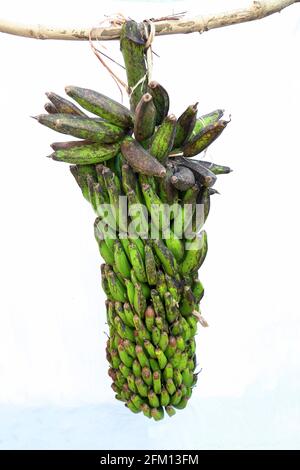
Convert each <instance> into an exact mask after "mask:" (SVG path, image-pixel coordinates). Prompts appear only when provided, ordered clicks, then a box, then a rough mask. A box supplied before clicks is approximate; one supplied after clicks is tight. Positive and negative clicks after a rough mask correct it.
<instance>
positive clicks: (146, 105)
mask: <svg viewBox="0 0 300 470" xmlns="http://www.w3.org/2000/svg"><path fill="white" fill-rule="evenodd" d="M155 118H156V110H155V106H154V103H153V99H152V96H151V95H150V94H149V93H145V94H144V95H143V96H142V97H141V99H140V101H139V103H138V105H137V107H136V110H135V117H134V128H133V132H134V137H135V139H136V140H137V141H138V142H143V141H144V140H147V139H149V137H151V136H152V134H153V132H154V129H155Z"/></svg>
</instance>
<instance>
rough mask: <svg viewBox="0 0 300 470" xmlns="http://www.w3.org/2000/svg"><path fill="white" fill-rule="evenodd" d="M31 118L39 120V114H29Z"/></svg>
mask: <svg viewBox="0 0 300 470" xmlns="http://www.w3.org/2000/svg"><path fill="white" fill-rule="evenodd" d="M30 117H31V118H32V119H36V120H37V121H38V120H39V116H30Z"/></svg>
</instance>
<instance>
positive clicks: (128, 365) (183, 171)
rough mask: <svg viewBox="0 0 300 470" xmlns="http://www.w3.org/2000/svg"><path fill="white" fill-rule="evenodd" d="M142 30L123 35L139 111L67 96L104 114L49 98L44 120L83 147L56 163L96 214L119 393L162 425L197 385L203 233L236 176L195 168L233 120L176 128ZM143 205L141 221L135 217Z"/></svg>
mask: <svg viewBox="0 0 300 470" xmlns="http://www.w3.org/2000/svg"><path fill="white" fill-rule="evenodd" d="M145 31H146V29H145V25H144V24H137V23H136V22H134V21H132V20H130V21H127V22H126V23H125V24H124V26H123V28H122V33H121V40H120V45H121V51H122V54H123V57H124V62H125V66H126V72H127V78H128V86H129V89H130V90H129V91H130V108H131V109H128V108H126V107H125V106H123V105H121V104H120V103H117V102H116V101H114V100H112V99H110V98H109V97H107V96H105V95H102V94H101V93H98V92H96V91H94V90H90V89H85V88H79V87H75V86H68V87H66V93H67V95H68V96H69V97H71V98H73V99H74V100H75V101H76V103H77V104H78V105H80V106H82V107H83V108H84V109H85V110H87V111H88V112H89V113H92V114H93V115H95V116H94V117H91V116H89V115H87V114H86V113H85V112H84V111H82V110H81V109H80V108H79V107H78V106H77V105H75V104H74V103H72V102H71V101H69V100H67V99H65V98H62V97H60V96H59V95H57V94H55V93H52V92H51V93H47V94H46V95H47V97H48V99H49V102H48V103H46V105H45V110H46V112H47V114H42V115H40V116H38V117H37V118H36V119H37V120H38V122H40V123H41V124H43V125H45V126H47V127H49V128H51V129H53V130H56V131H58V132H60V133H63V134H68V135H71V136H74V137H77V138H78V140H72V141H67V142H55V143H53V144H52V145H51V147H52V149H53V151H54V152H53V153H52V154H51V155H50V157H51V158H52V159H53V160H57V161H61V162H67V163H71V164H72V165H71V166H70V171H71V173H72V175H73V176H74V178H75V180H76V182H77V184H78V186H79V187H80V189H81V191H82V194H83V196H84V198H85V199H86V200H87V201H88V202H89V203H90V204H91V206H92V208H93V209H94V211H95V213H96V216H97V218H96V220H95V223H94V234H95V238H96V241H97V244H98V247H99V252H100V255H101V257H102V259H103V260H104V263H103V264H102V265H101V283H102V288H103V290H104V292H105V294H106V297H107V301H106V321H107V324H108V327H109V339H108V341H107V347H106V357H107V360H108V362H109V370H108V375H109V377H110V378H111V380H112V389H113V391H114V393H115V397H116V399H117V400H120V401H121V402H123V403H124V404H125V406H126V407H127V408H128V409H129V410H131V411H132V412H133V413H143V414H144V415H145V416H146V417H147V418H153V419H154V420H155V421H159V420H161V419H162V418H163V417H164V414H165V413H166V414H167V415H168V416H170V417H171V416H173V415H174V414H175V412H176V410H182V409H184V408H185V407H186V406H187V404H188V401H189V400H190V398H191V395H192V393H193V390H194V387H195V385H196V382H197V377H198V375H197V372H196V367H197V361H196V342H195V335H196V333H197V327H198V323H199V322H200V324H201V325H202V326H204V325H206V322H205V320H204V319H203V317H202V316H201V312H200V302H201V300H202V298H203V295H204V287H203V285H202V283H201V281H200V280H199V279H198V270H199V268H200V267H201V266H202V264H203V262H204V260H205V257H206V254H207V246H208V245H207V234H206V231H205V230H202V226H203V224H204V222H205V220H206V219H207V216H208V214H209V210H210V197H211V196H212V195H213V194H215V193H217V191H216V190H215V189H213V188H212V186H213V185H214V184H215V182H216V179H217V175H219V174H225V173H229V172H230V171H231V170H230V168H229V167H226V166H223V165H218V164H215V163H212V162H206V161H205V160H196V159H194V158H190V157H194V156H195V155H197V154H198V153H201V152H202V151H203V150H205V149H206V148H207V147H208V146H209V145H210V144H211V143H212V142H213V141H214V140H215V139H216V138H217V137H218V136H219V135H220V134H221V132H222V131H223V130H224V128H225V127H226V125H227V124H228V121H225V120H224V119H223V120H221V118H222V116H223V111H222V110H216V111H213V112H212V113H209V114H206V115H203V116H201V117H200V118H197V105H198V103H196V104H194V105H191V106H188V107H187V109H186V110H185V111H184V112H183V113H182V114H181V116H180V117H179V118H178V119H176V117H175V116H174V115H173V114H169V107H170V100H169V96H168V93H167V91H166V90H165V88H163V87H162V86H161V85H160V84H159V83H157V82H155V81H151V82H150V83H148V71H147V61H146V56H145V45H146V44H147V37H146V32H145ZM123 200H124V201H125V203H124V204H123ZM141 205H142V206H141ZM140 206H141V207H142V208H143V211H142V215H143V217H142V218H139V212H134V211H133V209H134V208H136V207H137V208H139V207H140ZM198 207H200V208H201V209H202V217H200V218H199V217H198V211H197V208H198ZM187 226H189V227H190V228H191V229H192V233H191V234H190V233H189V232H186V231H185V228H186V227H187ZM200 230H202V231H201V232H200ZM199 232H200V233H199Z"/></svg>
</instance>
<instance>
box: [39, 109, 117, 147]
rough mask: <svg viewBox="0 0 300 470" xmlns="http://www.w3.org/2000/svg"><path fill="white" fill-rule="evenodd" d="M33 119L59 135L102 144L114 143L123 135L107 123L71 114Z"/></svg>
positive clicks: (47, 115) (50, 115)
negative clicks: (67, 135)
mask: <svg viewBox="0 0 300 470" xmlns="http://www.w3.org/2000/svg"><path fill="white" fill-rule="evenodd" d="M35 119H36V120H37V121H38V122H39V123H40V124H43V125H44V126H47V127H50V129H53V130H54V131H57V132H60V133H61V134H69V135H72V136H74V137H79V139H90V140H93V141H94V142H100V143H102V144H113V143H116V142H118V141H119V140H120V139H122V138H123V137H124V135H125V133H124V130H123V129H121V128H120V127H117V126H115V125H113V124H110V123H108V122H105V121H100V120H97V119H92V118H88V117H81V116H74V115H72V114H60V113H58V114H40V115H39V116H36V117H35Z"/></svg>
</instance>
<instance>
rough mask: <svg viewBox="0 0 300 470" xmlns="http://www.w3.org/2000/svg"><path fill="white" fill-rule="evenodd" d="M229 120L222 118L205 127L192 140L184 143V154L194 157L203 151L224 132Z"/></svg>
mask: <svg viewBox="0 0 300 470" xmlns="http://www.w3.org/2000/svg"><path fill="white" fill-rule="evenodd" d="M228 122H229V121H225V120H220V121H217V122H215V123H213V124H209V125H208V126H206V127H204V129H202V130H201V131H200V132H199V133H198V134H196V135H195V136H194V137H193V138H192V140H190V141H189V142H187V143H186V144H184V146H183V156H184V157H193V156H194V155H197V154H198V153H201V152H203V150H205V149H206V148H207V147H208V146H209V145H210V144H212V143H213V142H214V141H215V140H216V139H217V137H219V135H221V133H222V132H223V130H224V129H225V127H226V126H227V124H228Z"/></svg>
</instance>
